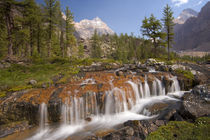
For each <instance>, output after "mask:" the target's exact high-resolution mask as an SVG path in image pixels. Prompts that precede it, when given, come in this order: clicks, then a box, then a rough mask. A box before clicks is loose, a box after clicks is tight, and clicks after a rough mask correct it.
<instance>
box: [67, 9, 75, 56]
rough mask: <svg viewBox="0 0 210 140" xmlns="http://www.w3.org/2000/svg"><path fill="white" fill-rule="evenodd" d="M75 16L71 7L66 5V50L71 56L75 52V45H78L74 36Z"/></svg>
mask: <svg viewBox="0 0 210 140" xmlns="http://www.w3.org/2000/svg"><path fill="white" fill-rule="evenodd" d="M73 21H74V17H73V14H72V13H71V11H70V10H69V7H66V50H67V56H68V57H70V56H71V55H73V53H75V52H74V51H73V50H74V47H75V46H76V38H75V36H74V24H73Z"/></svg>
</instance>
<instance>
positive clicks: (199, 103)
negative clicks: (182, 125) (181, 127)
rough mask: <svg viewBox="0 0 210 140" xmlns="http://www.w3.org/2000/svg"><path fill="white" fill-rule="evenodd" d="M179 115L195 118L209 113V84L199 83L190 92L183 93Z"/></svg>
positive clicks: (190, 118)
mask: <svg viewBox="0 0 210 140" xmlns="http://www.w3.org/2000/svg"><path fill="white" fill-rule="evenodd" d="M182 98H183V104H182V108H181V110H180V111H181V115H182V116H183V118H185V119H189V120H195V119H196V118H198V117H203V116H209V115H210V109H209V108H210V103H209V100H210V86H209V85H199V86H196V87H195V88H194V89H193V90H192V91H191V92H188V93H185V94H184V96H183V97H182Z"/></svg>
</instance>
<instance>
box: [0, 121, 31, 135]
mask: <svg viewBox="0 0 210 140" xmlns="http://www.w3.org/2000/svg"><path fill="white" fill-rule="evenodd" d="M30 127H31V126H30V125H29V124H28V122H27V121H22V122H13V123H10V124H7V125H2V126H1V127H0V138H3V137H6V136H8V135H11V134H13V133H17V132H21V131H24V130H26V129H29V128H30Z"/></svg>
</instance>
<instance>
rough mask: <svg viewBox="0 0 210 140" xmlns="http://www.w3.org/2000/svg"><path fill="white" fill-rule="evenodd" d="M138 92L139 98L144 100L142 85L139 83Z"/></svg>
mask: <svg viewBox="0 0 210 140" xmlns="http://www.w3.org/2000/svg"><path fill="white" fill-rule="evenodd" d="M139 91H140V95H141V98H144V97H145V96H144V90H143V85H142V82H141V81H140V82H139Z"/></svg>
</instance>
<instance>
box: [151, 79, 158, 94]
mask: <svg viewBox="0 0 210 140" xmlns="http://www.w3.org/2000/svg"><path fill="white" fill-rule="evenodd" d="M157 92H158V88H157V81H156V80H154V81H153V82H152V94H153V96H157Z"/></svg>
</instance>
